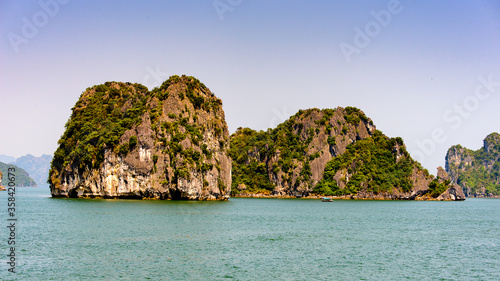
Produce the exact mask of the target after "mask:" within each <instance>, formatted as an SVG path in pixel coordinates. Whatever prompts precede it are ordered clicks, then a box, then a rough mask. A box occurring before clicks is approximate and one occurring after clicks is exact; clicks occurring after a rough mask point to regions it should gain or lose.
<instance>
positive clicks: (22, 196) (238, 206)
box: [0, 188, 500, 280]
mask: <svg viewBox="0 0 500 281" xmlns="http://www.w3.org/2000/svg"><path fill="white" fill-rule="evenodd" d="M6 197H7V194H6V193H0V202H6ZM17 202H18V205H17V206H18V211H17V212H18V225H19V226H18V227H19V230H18V233H17V235H18V238H17V241H16V245H17V249H18V250H17V253H18V266H17V269H18V273H16V274H15V277H16V278H18V279H19V280H82V279H83V280H85V279H95V280H115V279H123V280H139V279H147V278H149V279H153V280H220V279H235V280H276V279H280V280H283V279H285V280H363V279H365V280H401V279H411V280H413V279H422V280H498V279H499V278H500V273H499V271H498V269H499V268H500V235H499V233H500V216H499V214H500V200H498V199H471V198H469V199H467V200H466V201H464V202H415V201H334V202H332V203H323V202H321V201H320V200H300V199H297V200H294V199H236V198H232V199H230V200H229V201H228V202H186V201H181V202H175V201H146V200H97V199H95V200H94V199H92V200H82V199H54V198H50V195H49V191H48V189H45V188H44V189H41V188H39V189H33V188H30V189H26V188H25V189H22V188H18V193H17ZM0 218H1V220H2V221H4V222H6V213H5V212H1V217H0ZM0 234H1V236H2V237H7V231H6V229H5V227H2V228H1V231H0ZM6 251H7V249H6V245H5V243H4V245H2V252H3V254H2V258H1V268H0V270H1V272H2V273H1V275H2V280H6V278H9V276H6V275H5V274H6V273H7V270H6V265H5V264H6V257H5V255H4V254H5V253H6ZM11 276H14V275H11Z"/></svg>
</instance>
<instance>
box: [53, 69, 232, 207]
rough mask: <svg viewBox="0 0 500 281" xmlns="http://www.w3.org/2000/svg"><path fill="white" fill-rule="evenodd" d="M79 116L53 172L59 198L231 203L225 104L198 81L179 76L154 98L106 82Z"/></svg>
mask: <svg viewBox="0 0 500 281" xmlns="http://www.w3.org/2000/svg"><path fill="white" fill-rule="evenodd" d="M72 110H73V112H72V115H71V117H70V119H69V121H68V123H67V124H66V131H65V133H64V135H63V136H62V137H61V139H60V140H59V148H58V149H57V151H56V152H55V154H54V158H53V160H52V164H51V170H50V172H49V184H50V189H51V194H52V196H53V197H103V198H151V199H189V200H226V199H228V198H229V194H230V187H231V160H230V158H229V156H228V154H227V152H226V151H227V149H228V148H229V147H228V144H229V132H228V129H227V125H226V121H225V117H224V111H223V109H222V101H221V100H220V99H218V98H217V97H216V96H215V95H214V94H213V93H211V92H210V90H209V89H208V88H207V87H205V85H203V84H202V83H200V82H199V81H198V80H197V79H195V78H193V77H187V76H182V77H179V76H172V77H170V79H168V80H167V81H165V82H164V83H163V84H162V85H161V86H160V87H159V88H155V89H153V90H152V91H148V89H147V88H146V87H144V86H142V85H139V84H131V83H120V82H107V83H105V84H103V85H98V86H94V87H91V88H88V89H87V90H86V91H85V92H84V93H83V94H82V95H81V97H80V99H79V101H78V102H77V103H76V105H75V107H74V108H73V109H72Z"/></svg>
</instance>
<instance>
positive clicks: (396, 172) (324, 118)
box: [230, 107, 465, 200]
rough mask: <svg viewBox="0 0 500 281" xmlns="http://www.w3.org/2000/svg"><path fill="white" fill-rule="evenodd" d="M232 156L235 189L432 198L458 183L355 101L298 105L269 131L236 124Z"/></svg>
mask: <svg viewBox="0 0 500 281" xmlns="http://www.w3.org/2000/svg"><path fill="white" fill-rule="evenodd" d="M230 155H231V157H232V158H233V175H232V176H233V183H232V194H233V195H237V196H246V195H252V196H253V194H264V195H269V196H277V197H303V196H310V195H312V194H316V195H328V196H331V195H335V196H341V197H347V198H358V199H366V198H371V199H435V198H438V197H439V196H440V195H441V194H442V193H444V192H446V190H447V189H449V188H453V186H452V185H451V184H449V183H444V182H443V181H442V180H441V181H440V180H439V179H434V177H433V176H431V175H430V174H429V173H428V172H427V171H426V170H424V169H423V168H422V167H421V166H420V164H419V163H417V162H416V161H414V160H413V159H411V157H410V155H409V154H408V152H407V151H406V148H405V146H404V143H403V140H402V139H401V138H388V137H386V136H385V135H383V134H382V133H381V132H380V131H378V130H376V128H375V126H374V125H373V122H372V120H371V119H369V118H368V117H366V115H365V114H364V113H363V112H362V111H360V110H359V109H357V108H354V107H346V108H341V107H338V108H336V109H323V110H319V109H309V110H301V111H299V112H298V113H297V114H295V115H294V116H292V117H290V119H288V120H287V121H285V122H284V123H282V124H280V125H278V127H277V128H275V129H270V130H268V131H267V132H264V131H260V132H257V131H254V130H251V129H248V128H239V129H238V130H237V132H236V133H234V134H233V135H232V136H231V149H230ZM452 193H455V192H452ZM458 193H459V192H458ZM464 198H465V197H463V196H461V195H460V194H458V195H456V196H455V195H454V198H453V197H452V196H449V197H448V198H444V197H441V198H440V199H443V200H444V199H447V200H462V199H464Z"/></svg>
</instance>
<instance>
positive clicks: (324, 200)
mask: <svg viewBox="0 0 500 281" xmlns="http://www.w3.org/2000/svg"><path fill="white" fill-rule="evenodd" d="M321 202H333V199H332V198H330V197H321Z"/></svg>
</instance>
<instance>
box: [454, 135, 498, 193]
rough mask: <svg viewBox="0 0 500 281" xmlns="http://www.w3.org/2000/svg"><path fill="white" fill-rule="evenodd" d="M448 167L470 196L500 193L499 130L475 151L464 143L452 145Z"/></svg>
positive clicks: (456, 181) (455, 180)
mask: <svg viewBox="0 0 500 281" xmlns="http://www.w3.org/2000/svg"><path fill="white" fill-rule="evenodd" d="M446 171H447V172H448V173H449V174H450V176H451V178H452V180H453V181H454V182H455V183H457V184H458V185H460V186H461V187H462V188H463V191H464V193H465V194H466V195H467V196H500V134H498V133H492V134H490V135H488V136H487V137H486V138H485V140H484V146H483V147H482V148H480V149H478V150H476V151H474V150H470V149H467V148H465V147H462V146H461V145H455V146H453V147H451V148H450V149H449V150H448V153H447V155H446Z"/></svg>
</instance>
